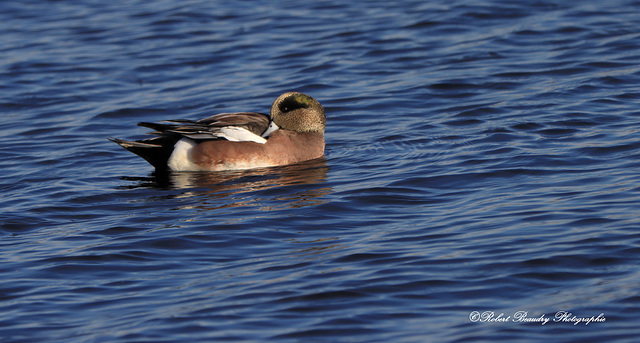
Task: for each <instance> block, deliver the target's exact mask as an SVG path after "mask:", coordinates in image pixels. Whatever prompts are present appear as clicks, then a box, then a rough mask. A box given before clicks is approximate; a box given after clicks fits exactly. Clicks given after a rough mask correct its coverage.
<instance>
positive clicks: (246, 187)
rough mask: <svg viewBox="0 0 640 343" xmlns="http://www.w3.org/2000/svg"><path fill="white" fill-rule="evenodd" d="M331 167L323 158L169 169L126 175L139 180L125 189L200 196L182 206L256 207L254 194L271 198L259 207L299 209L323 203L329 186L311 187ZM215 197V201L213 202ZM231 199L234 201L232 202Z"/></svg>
mask: <svg viewBox="0 0 640 343" xmlns="http://www.w3.org/2000/svg"><path fill="white" fill-rule="evenodd" d="M328 169H329V168H328V167H327V165H326V159H325V158H324V157H323V158H320V159H315V160H310V161H306V162H302V163H299V164H294V165H288V166H283V167H271V168H260V169H250V170H239V171H221V172H215V173H212V172H166V173H158V172H155V173H154V174H152V175H150V176H149V177H143V178H140V177H138V178H132V177H123V179H124V180H128V181H137V182H138V183H137V184H135V185H128V186H124V187H122V188H126V189H134V188H158V189H164V190H180V191H181V192H179V193H175V194H171V195H165V196H169V197H171V198H196V199H201V200H202V201H199V202H198V203H197V204H193V203H191V204H190V205H188V206H186V207H182V208H187V207H188V208H196V209H209V210H211V209H222V208H229V207H243V206H256V205H257V201H258V200H257V199H256V197H254V196H242V195H243V194H251V193H252V194H258V193H259V194H260V195H261V196H260V197H259V198H263V199H266V198H269V200H275V201H269V202H268V205H267V204H266V203H267V202H265V204H261V205H259V209H260V210H265V211H268V210H274V209H282V208H296V207H304V206H310V205H316V204H321V203H323V202H324V201H321V200H320V199H321V198H322V196H323V195H326V194H330V193H331V192H332V189H331V188H330V187H321V188H318V187H308V186H310V185H321V184H323V183H324V182H326V178H327V172H328ZM213 200H216V201H213ZM229 200H231V201H229Z"/></svg>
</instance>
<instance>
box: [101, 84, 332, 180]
mask: <svg viewBox="0 0 640 343" xmlns="http://www.w3.org/2000/svg"><path fill="white" fill-rule="evenodd" d="M325 123H326V117H325V114H324V108H323V107H322V105H320V103H319V102H318V101H316V100H315V99H314V98H312V97H310V96H309V95H306V94H302V93H298V92H288V93H285V94H282V95H281V96H279V97H278V98H277V99H276V100H275V101H274V102H273V105H272V106H271V116H268V115H266V114H262V113H255V112H242V113H221V114H217V115H214V116H211V117H209V118H206V119H202V120H198V121H192V120H182V119H180V120H168V121H164V122H163V123H138V125H139V126H144V127H148V128H151V129H153V130H155V131H154V132H151V134H154V135H156V136H158V137H154V138H150V139H144V140H139V141H125V140H122V139H116V138H110V139H109V140H111V141H113V142H116V143H118V144H120V146H122V147H123V148H125V149H127V150H129V151H131V152H133V153H134V154H136V155H138V156H140V157H142V158H144V159H145V160H146V161H147V162H149V163H150V164H151V165H152V166H154V167H155V168H156V169H157V170H167V169H168V170H172V171H220V170H234V169H250V168H260V167H272V166H281V165H287V164H293V163H298V162H302V161H306V160H311V159H315V158H319V157H322V156H323V155H324V129H325Z"/></svg>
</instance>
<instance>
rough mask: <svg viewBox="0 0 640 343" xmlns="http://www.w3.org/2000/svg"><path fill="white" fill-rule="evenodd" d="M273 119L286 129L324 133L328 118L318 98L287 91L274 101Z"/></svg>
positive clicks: (272, 108) (272, 107)
mask: <svg viewBox="0 0 640 343" xmlns="http://www.w3.org/2000/svg"><path fill="white" fill-rule="evenodd" d="M271 121H272V122H273V123H275V124H276V125H278V127H279V128H281V129H284V130H291V131H296V132H320V133H324V129H325V125H326V121H327V118H326V116H325V114H324V108H323V107H322V105H320V103H319V102H318V101H317V100H316V99H314V98H312V97H310V96H309V95H306V94H302V93H298V92H287V93H284V94H282V95H281V96H279V97H278V98H277V99H276V100H275V101H274V102H273V105H272V106H271Z"/></svg>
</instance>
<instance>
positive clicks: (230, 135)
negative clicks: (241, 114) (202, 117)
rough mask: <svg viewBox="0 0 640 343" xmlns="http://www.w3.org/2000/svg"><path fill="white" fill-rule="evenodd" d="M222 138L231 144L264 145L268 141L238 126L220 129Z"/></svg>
mask: <svg viewBox="0 0 640 343" xmlns="http://www.w3.org/2000/svg"><path fill="white" fill-rule="evenodd" d="M219 136H220V137H222V138H225V139H226V140H228V141H231V142H256V143H260V144H264V143H266V142H267V140H266V139H264V138H262V137H260V136H258V135H256V134H255V133H253V132H251V131H249V130H247V129H244V128H241V127H237V126H226V127H223V128H221V129H220V134H219Z"/></svg>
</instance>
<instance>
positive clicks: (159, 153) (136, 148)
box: [108, 136, 177, 170]
mask: <svg viewBox="0 0 640 343" xmlns="http://www.w3.org/2000/svg"><path fill="white" fill-rule="evenodd" d="M108 140H110V141H112V142H114V143H117V144H118V145H120V146H121V147H123V148H125V149H127V150H129V151H131V152H132V153H134V154H136V155H138V156H140V157H142V158H144V159H145V161H147V162H149V164H151V165H152V166H154V167H155V168H156V170H166V169H167V161H168V160H169V157H170V156H171V153H172V152H173V146H174V145H175V144H176V142H177V138H174V137H170V136H161V137H154V138H150V139H144V140H140V141H125V140H123V139H118V138H108Z"/></svg>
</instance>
